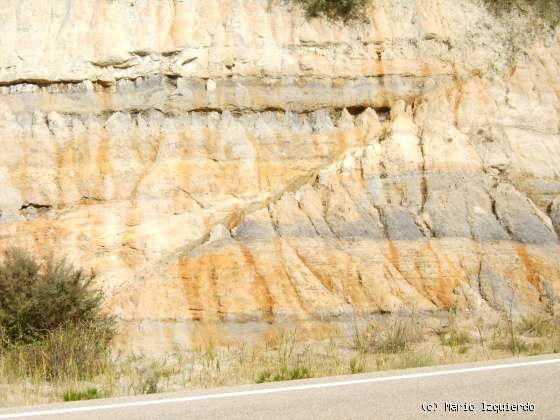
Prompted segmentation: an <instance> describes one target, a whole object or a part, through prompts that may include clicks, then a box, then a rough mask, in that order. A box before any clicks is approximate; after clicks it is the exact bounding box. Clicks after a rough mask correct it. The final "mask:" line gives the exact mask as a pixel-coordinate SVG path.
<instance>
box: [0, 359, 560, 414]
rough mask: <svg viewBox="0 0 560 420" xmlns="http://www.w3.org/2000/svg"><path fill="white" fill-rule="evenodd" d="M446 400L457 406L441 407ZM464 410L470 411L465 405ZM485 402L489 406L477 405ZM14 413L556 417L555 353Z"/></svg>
mask: <svg viewBox="0 0 560 420" xmlns="http://www.w3.org/2000/svg"><path fill="white" fill-rule="evenodd" d="M446 403H448V404H464V405H463V406H455V407H454V406H450V405H448V406H447V407H446ZM483 403H484V404H486V405H485V406H483ZM507 403H510V406H509V409H510V410H511V409H513V408H516V409H517V410H519V411H517V412H515V411H501V412H499V411H493V410H499V409H501V410H504V409H507V408H508V407H507V406H505V405H501V406H500V405H499V404H507ZM469 404H472V406H469ZM511 404H520V405H518V406H512V405H511ZM453 408H459V411H450V409H453ZM471 409H472V410H474V411H465V410H471ZM485 409H486V410H490V411H483V410H485ZM523 410H525V411H523ZM527 410H533V411H527ZM17 418H30V419H47V420H55V419H57V420H58V419H61V420H70V419H72V420H74V419H75V420H82V419H88V420H89V419H101V420H105V419H107V420H116V419H127V420H153V419H158V420H160V419H161V420H167V419H196V420H204V419H212V420H220V419H227V420H236V419H286V420H297V419H329V420H330V419H383V420H385V419H463V418H476V419H481V418H482V419H485V418H488V419H508V420H510V419H531V418H534V419H551V420H553V419H554V420H557V419H560V359H557V358H553V357H537V358H527V359H510V360H506V361H501V362H497V363H496V362H493V363H482V364H470V365H461V366H447V367H437V368H425V369H412V370H407V371H399V372H387V373H382V374H379V373H377V374H367V375H354V376H347V377H338V378H325V379H314V380H306V381H297V382H289V383H278V384H267V385H251V386H242V387H236V388H224V389H220V390H212V391H204V392H203V391H199V392H185V393H180V394H166V395H159V396H146V397H135V398H126V399H111V400H96V401H93V402H92V401H85V402H78V403H68V404H57V405H50V406H41V407H32V408H24V409H15V410H9V411H7V410H0V419H1V420H4V419H17Z"/></svg>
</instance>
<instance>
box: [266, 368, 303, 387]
mask: <svg viewBox="0 0 560 420" xmlns="http://www.w3.org/2000/svg"><path fill="white" fill-rule="evenodd" d="M311 377H312V375H311V370H310V369H309V368H308V367H307V366H295V367H293V368H290V369H286V370H284V369H282V370H279V371H273V370H269V369H267V370H263V371H261V372H260V373H259V374H258V376H257V378H256V379H255V382H256V383H258V384H262V383H265V382H281V381H296V380H299V379H307V378H311Z"/></svg>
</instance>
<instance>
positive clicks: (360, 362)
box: [349, 356, 366, 375]
mask: <svg viewBox="0 0 560 420" xmlns="http://www.w3.org/2000/svg"><path fill="white" fill-rule="evenodd" d="M349 367H350V373H351V374H352V375H355V374H357V373H363V372H365V370H366V363H365V360H364V358H363V357H362V356H358V357H352V358H351V359H350V362H349Z"/></svg>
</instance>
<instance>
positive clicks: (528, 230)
mask: <svg viewBox="0 0 560 420" xmlns="http://www.w3.org/2000/svg"><path fill="white" fill-rule="evenodd" d="M368 13H369V15H368V19H367V21H366V22H363V23H352V24H351V25H347V26H344V25H343V24H341V23H332V22H328V21H324V20H321V19H313V20H307V19H306V17H305V15H304V13H303V12H302V11H301V10H299V9H297V8H295V7H291V6H290V5H289V4H287V3H286V2H284V1H280V0H278V1H276V0H268V1H267V0H243V1H242V0H221V1H218V0H215V1H214V0H212V1H209V0H189V1H181V0H126V1H125V0H96V1H94V0H80V1H62V0H25V1H22V0H5V1H3V2H2V5H0V33H1V34H2V35H1V36H0V51H1V53H0V145H1V153H0V248H6V247H8V246H10V245H17V246H21V247H23V248H26V249H29V250H31V251H33V252H36V253H38V254H40V255H44V256H46V255H48V254H49V253H51V252H54V254H55V255H57V256H63V255H67V256H68V257H69V259H70V260H71V261H73V262H75V263H77V264H79V265H82V266H85V267H88V268H92V269H94V270H95V271H96V272H98V273H99V280H100V282H101V284H102V286H103V288H104V289H105V291H106V293H107V296H108V298H109V300H108V308H109V309H110V310H111V311H112V312H113V313H114V314H116V315H117V316H118V317H119V319H120V320H121V331H122V334H121V336H120V338H121V340H122V345H123V346H125V347H127V348H143V349H146V348H148V349H152V350H153V349H162V348H169V347H171V346H172V345H174V344H179V345H190V344H196V343H198V342H201V341H203V340H206V339H213V340H215V341H223V342H225V341H228V340H232V339H236V338H239V337H247V336H248V334H249V333H254V334H255V335H256V336H259V335H264V334H266V332H267V331H268V330H269V329H270V328H272V327H273V326H275V325H282V324H284V323H295V324H298V325H301V326H302V328H309V331H310V333H311V332H318V331H322V329H328V328H329V325H332V324H331V323H330V322H325V321H332V322H337V321H340V322H345V321H348V320H351V319H352V317H353V316H355V315H356V314H359V315H363V314H371V313H377V312H397V311H401V310H410V309H412V308H415V309H416V310H420V311H422V310H426V311H437V310H438V309H444V308H449V307H452V306H457V307H459V308H462V309H465V310H469V311H474V312H475V313H477V314H479V315H484V314H485V313H491V312H492V311H496V310H501V309H506V308H510V307H511V308H513V310H514V311H515V312H516V313H519V314H522V313H526V312H528V311H538V310H544V309H545V308H551V307H553V306H554V305H555V304H556V302H557V296H558V295H559V294H560V253H559V246H558V245H559V243H558V236H557V235H558V232H560V135H559V130H560V114H559V113H560V100H559V98H560V97H559V95H560V45H559V40H560V35H559V34H558V33H552V31H551V30H546V29H542V28H541V29H538V30H537V29H535V30H532V28H530V25H532V24H535V21H534V20H531V19H530V18H529V17H527V16H515V19H514V16H508V15H505V16H502V17H497V16H495V15H493V14H491V13H489V12H488V11H487V9H486V8H485V7H484V5H483V4H482V3H481V2H480V1H477V0H454V1H436V0H416V1H412V0H390V1H389V0H386V1H376V2H375V5H372V6H371V7H370V9H369V12H368ZM512 23H515V24H512Z"/></svg>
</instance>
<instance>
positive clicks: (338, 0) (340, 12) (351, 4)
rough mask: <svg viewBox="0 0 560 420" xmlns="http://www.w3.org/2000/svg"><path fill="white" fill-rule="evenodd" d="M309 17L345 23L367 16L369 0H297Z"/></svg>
mask: <svg viewBox="0 0 560 420" xmlns="http://www.w3.org/2000/svg"><path fill="white" fill-rule="evenodd" d="M296 1H297V2H298V3H300V4H301V5H302V6H303V8H304V9H305V11H306V12H307V15H308V16H309V17H317V16H325V17H327V18H329V19H342V20H344V21H348V20H354V19H360V18H362V17H364V16H365V9H366V6H367V2H368V0H296Z"/></svg>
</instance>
